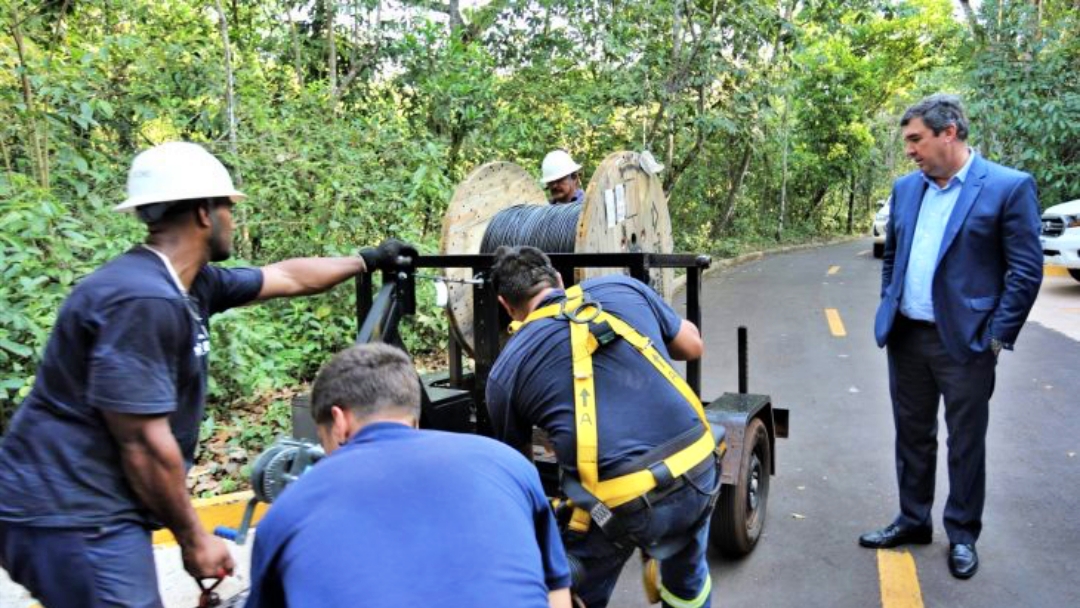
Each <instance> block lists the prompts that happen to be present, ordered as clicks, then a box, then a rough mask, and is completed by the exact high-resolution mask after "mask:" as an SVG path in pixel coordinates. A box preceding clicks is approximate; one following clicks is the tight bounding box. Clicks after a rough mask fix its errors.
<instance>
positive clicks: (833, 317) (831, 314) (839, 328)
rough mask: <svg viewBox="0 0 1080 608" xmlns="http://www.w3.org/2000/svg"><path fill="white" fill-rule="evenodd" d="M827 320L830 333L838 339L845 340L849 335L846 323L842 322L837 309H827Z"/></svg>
mask: <svg viewBox="0 0 1080 608" xmlns="http://www.w3.org/2000/svg"><path fill="white" fill-rule="evenodd" d="M825 318H826V319H827V320H828V321H829V331H831V332H832V335H834V336H836V337H837V338H843V337H844V336H846V335H847V331H846V330H845V329H844V322H843V321H841V320H840V312H839V311H838V310H836V309H835V308H826V309H825Z"/></svg>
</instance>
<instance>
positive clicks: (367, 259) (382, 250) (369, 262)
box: [360, 238, 419, 272]
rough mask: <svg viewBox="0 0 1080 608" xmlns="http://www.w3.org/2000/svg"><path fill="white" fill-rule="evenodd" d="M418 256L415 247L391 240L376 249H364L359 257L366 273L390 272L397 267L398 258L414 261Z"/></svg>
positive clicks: (380, 244)
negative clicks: (376, 271)
mask: <svg viewBox="0 0 1080 608" xmlns="http://www.w3.org/2000/svg"><path fill="white" fill-rule="evenodd" d="M418 255H419V254H418V253H417V251H416V247H414V246H412V245H410V244H408V243H406V242H404V241H399V240H397V239H392V238H391V239H386V240H385V241H383V242H381V243H379V246H378V247H364V248H363V249H361V250H360V257H362V258H364V266H366V267H367V271H368V272H373V271H375V270H392V269H394V268H397V267H398V258H399V257H408V258H413V259H415V258H416V257H417V256H418Z"/></svg>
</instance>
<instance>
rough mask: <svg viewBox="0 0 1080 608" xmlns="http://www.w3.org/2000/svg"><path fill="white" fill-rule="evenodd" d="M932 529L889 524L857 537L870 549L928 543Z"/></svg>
mask: <svg viewBox="0 0 1080 608" xmlns="http://www.w3.org/2000/svg"><path fill="white" fill-rule="evenodd" d="M933 537H934V529H933V528H931V527H930V526H920V527H917V528H901V527H900V526H898V525H896V524H889V525H887V526H885V527H884V528H882V529H880V530H874V531H873V532H867V533H866V534H863V535H862V536H860V537H859V544H860V545H862V546H864V547H870V548H871V549H891V548H892V547H899V546H900V545H907V544H916V545H929V544H930V543H931V542H932V541H933Z"/></svg>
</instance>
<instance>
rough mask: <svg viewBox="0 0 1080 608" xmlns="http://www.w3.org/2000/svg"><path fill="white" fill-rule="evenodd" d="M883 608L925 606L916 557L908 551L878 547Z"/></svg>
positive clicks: (919, 607)
mask: <svg viewBox="0 0 1080 608" xmlns="http://www.w3.org/2000/svg"><path fill="white" fill-rule="evenodd" d="M877 563H878V578H879V579H880V581H881V608H923V601H922V590H921V589H920V588H919V574H918V572H917V570H916V568H915V558H913V557H911V554H910V553H908V552H907V551H889V550H886V549H878V552H877Z"/></svg>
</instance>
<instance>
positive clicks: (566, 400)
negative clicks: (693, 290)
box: [487, 246, 724, 608]
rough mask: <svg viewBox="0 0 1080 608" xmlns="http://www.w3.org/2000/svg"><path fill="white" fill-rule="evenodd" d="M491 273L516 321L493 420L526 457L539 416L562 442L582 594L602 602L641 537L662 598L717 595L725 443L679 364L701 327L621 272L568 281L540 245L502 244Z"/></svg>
mask: <svg viewBox="0 0 1080 608" xmlns="http://www.w3.org/2000/svg"><path fill="white" fill-rule="evenodd" d="M491 280H492V282H493V283H494V288H495V291H496V293H497V295H498V300H499V303H500V304H501V305H502V306H503V308H505V309H506V312H507V313H508V314H509V316H510V318H511V319H513V323H512V324H511V331H512V332H513V336H512V337H511V338H510V340H509V342H507V344H506V347H505V348H504V349H503V351H502V353H501V354H500V355H499V358H498V359H497V360H496V362H495V365H494V366H493V367H492V369H491V373H490V375H489V377H488V383H487V407H488V410H489V414H490V418H491V424H492V427H493V430H494V433H495V436H496V437H497V438H499V439H501V440H502V441H505V442H507V443H508V444H510V445H511V446H514V447H516V448H518V449H519V450H520V451H522V452H523V453H524V454H526V455H529V456H531V454H532V429H533V427H534V426H537V427H539V428H540V429H542V430H543V431H544V432H546V433H547V435H548V437H549V438H550V440H551V442H552V444H553V445H554V450H555V456H556V459H557V461H558V465H559V469H560V473H561V485H562V490H563V492H564V494H565V495H566V497H568V498H569V500H570V501H571V503H572V505H573V507H574V508H573V510H572V511H571V513H570V517H569V521H568V523H567V529H566V530H565V533H564V535H563V541H564V542H565V544H566V550H567V553H568V554H569V555H570V557H571V558H573V559H575V560H577V561H578V562H579V563H580V565H581V566H582V567H583V569H584V579H583V580H581V581H580V582H578V580H575V585H574V592H575V594H576V595H577V596H578V597H579V598H580V599H581V600H582V601H583V602H584V604H585V605H586V606H588V607H589V608H595V607H601V606H605V605H607V603H608V600H609V598H610V597H611V593H612V590H613V589H614V587H615V582H616V580H617V579H618V576H619V572H620V570H621V569H622V567H623V564H624V563H625V562H626V560H627V559H628V558H629V556H630V554H631V553H633V551H634V549H635V548H641V549H642V550H643V552H644V553H645V554H647V555H648V556H650V557H651V558H655V559H656V560H659V562H660V567H659V570H660V575H661V583H660V588H659V595H660V599H662V600H663V602H664V604H665V605H666V606H678V607H680V608H684V607H688V608H699V607H702V606H709V602H710V600H709V596H710V590H711V587H712V583H711V579H710V577H709V569H708V564H707V563H706V560H705V549H706V543H707V538H708V528H709V519H710V516H711V513H712V509H713V506H714V502H715V497H716V495H717V491H718V490H719V486H720V478H719V457H720V454H721V452H722V449H723V445H724V444H723V442H722V441H721V442H720V444H719V445H720V447H717V441H716V438H715V437H714V435H713V433H712V430H711V428H710V425H709V423H708V421H707V420H706V419H705V414H704V412H703V409H702V406H701V402H700V401H699V400H698V398H697V396H696V395H695V394H694V392H693V390H692V389H690V387H689V386H688V385H687V384H686V383H685V382H684V381H683V380H682V378H681V377H680V376H679V375H678V373H677V372H675V370H673V369H672V367H671V360H672V359H678V360H693V359H697V358H698V357H700V356H701V354H702V352H703V350H704V345H703V343H702V340H701V336H700V334H699V333H698V329H697V327H695V326H694V324H693V323H691V322H689V321H686V320H685V319H682V318H680V317H679V315H678V314H676V313H675V311H674V310H672V309H671V307H670V306H668V305H667V303H665V302H664V301H663V300H662V299H661V298H660V297H659V296H658V295H657V294H656V293H655V292H654V291H653V290H652V289H650V288H649V287H648V286H646V285H645V284H643V283H641V282H640V281H637V280H635V279H632V278H629V277H625V276H622V275H612V276H607V277H600V278H595V279H589V280H587V281H584V282H583V283H581V284H580V285H577V286H574V287H571V288H569V289H565V290H564V289H563V282H562V278H561V277H560V276H559V274H558V273H557V272H556V271H555V269H554V268H552V266H551V262H550V260H549V259H548V257H547V256H546V255H545V254H544V253H542V252H541V251H540V250H538V249H535V248H532V247H520V248H510V247H505V246H504V247H500V248H499V249H498V250H497V251H496V252H495V260H494V264H493V267H492V271H491ZM717 432H718V433H719V432H722V431H720V430H718V431H717ZM654 564H655V562H652V563H651V564H650V563H646V566H647V568H646V571H648V570H649V569H650V568H651V567H653V565H654ZM647 583H648V582H647Z"/></svg>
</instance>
